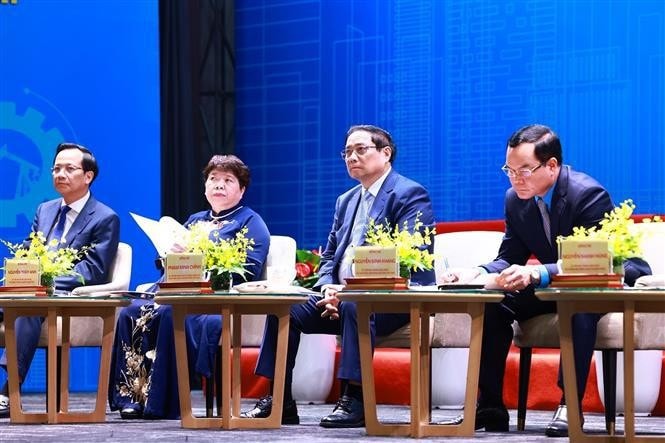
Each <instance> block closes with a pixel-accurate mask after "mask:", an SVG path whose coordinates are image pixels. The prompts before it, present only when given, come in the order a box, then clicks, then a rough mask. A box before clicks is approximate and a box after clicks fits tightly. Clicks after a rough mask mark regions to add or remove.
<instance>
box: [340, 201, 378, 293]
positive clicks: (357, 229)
mask: <svg viewBox="0 0 665 443" xmlns="http://www.w3.org/2000/svg"><path fill="white" fill-rule="evenodd" d="M373 202H374V196H373V195H372V194H370V193H369V192H368V191H365V192H364V193H363V195H362V197H361V198H360V202H359V203H358V209H357V210H356V216H355V218H354V220H353V228H352V229H351V238H350V239H349V244H348V245H347V246H346V250H345V251H344V258H343V259H342V264H341V266H340V268H339V278H340V281H341V280H343V279H344V280H345V279H346V278H347V277H351V276H352V275H353V272H352V264H353V258H352V251H353V247H354V246H360V245H362V244H363V243H364V237H365V232H366V230H367V221H368V220H367V218H368V216H369V210H370V208H371V207H372V203H373Z"/></svg>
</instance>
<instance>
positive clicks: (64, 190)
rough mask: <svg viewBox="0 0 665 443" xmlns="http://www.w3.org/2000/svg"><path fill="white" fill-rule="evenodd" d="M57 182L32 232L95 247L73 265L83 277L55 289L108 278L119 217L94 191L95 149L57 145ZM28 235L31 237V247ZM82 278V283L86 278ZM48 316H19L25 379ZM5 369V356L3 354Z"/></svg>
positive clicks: (5, 407) (4, 401) (0, 401)
mask: <svg viewBox="0 0 665 443" xmlns="http://www.w3.org/2000/svg"><path fill="white" fill-rule="evenodd" d="M51 171H52V175H53V186H54V187H55V189H56V190H57V191H58V193H59V194H60V195H61V196H62V198H58V199H55V200H51V201H47V202H45V203H42V204H41V205H39V207H38V208H37V213H36V215H35V219H34V221H33V223H32V229H31V230H32V232H37V231H40V232H42V233H43V234H44V235H45V236H46V237H47V239H48V240H49V241H50V240H53V239H57V240H59V241H60V242H61V245H62V247H71V248H75V249H80V248H81V247H83V246H91V247H92V248H91V249H90V250H89V251H88V252H87V254H86V255H85V256H84V257H83V258H82V259H81V260H80V261H79V262H78V263H76V265H75V267H74V271H75V272H77V273H78V274H79V275H80V277H79V276H62V277H57V278H56V279H55V287H56V290H64V291H71V290H72V289H74V288H75V287H77V286H82V285H98V284H103V283H108V281H109V278H110V276H109V272H110V269H111V265H112V263H113V260H114V259H115V255H116V252H117V250H118V238H119V236H120V219H119V218H118V216H117V214H116V213H115V212H113V210H111V209H110V208H109V207H108V206H105V205H103V204H102V203H100V202H98V201H97V200H96V199H95V198H94V197H93V196H92V195H91V194H90V185H91V184H92V182H93V181H94V180H95V178H97V174H98V171H99V168H98V166H97V160H96V159H95V157H94V156H93V155H92V153H91V152H90V151H89V150H88V149H86V148H84V147H82V146H80V145H76V144H72V143H61V144H60V145H58V147H57V149H56V154H55V159H54V161H53V168H52V170H51ZM27 243H29V240H26V246H27ZM80 278H82V279H83V283H81V279H80ZM43 321H44V318H43V317H19V318H18V319H17V320H16V337H17V339H16V340H17V343H16V345H17V350H18V372H19V377H20V378H21V381H23V380H24V379H25V376H26V374H27V372H28V369H29V368H30V364H31V362H32V358H33V357H34V355H35V350H36V349H37V344H38V342H39V335H40V333H41V329H42V322H43ZM0 366H2V367H3V368H6V366H7V360H6V355H3V356H2V359H0ZM8 415H9V399H8V398H7V383H5V385H4V387H3V388H2V391H0V417H3V416H8Z"/></svg>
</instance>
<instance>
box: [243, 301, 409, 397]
mask: <svg viewBox="0 0 665 443" xmlns="http://www.w3.org/2000/svg"><path fill="white" fill-rule="evenodd" d="M318 300H320V298H318V297H314V296H310V298H309V300H308V301H307V302H306V303H303V304H300V305H294V306H293V307H291V315H290V323H289V347H288V352H287V356H286V381H285V389H286V390H287V392H289V394H290V389H291V383H292V380H293V367H294V366H295V364H296V355H297V354H298V346H299V345H300V333H301V332H302V333H305V334H330V335H341V340H342V343H341V358H340V366H339V372H338V374H337V377H338V378H340V379H342V380H351V381H356V382H358V383H360V381H361V376H360V352H359V348H358V321H357V314H356V304H355V303H351V302H341V303H340V304H339V307H338V309H339V314H340V318H339V320H330V319H328V318H322V317H321V313H322V312H323V311H322V309H320V308H317V307H316V302H317V301H318ZM408 322H409V315H408V314H375V315H373V316H372V318H371V319H370V330H371V335H372V347H373V346H374V337H375V335H376V334H378V335H388V334H390V333H392V332H394V331H396V330H397V329H399V328H400V327H402V326H404V325H405V324H407V323H408ZM277 331H278V321H277V317H275V316H274V315H269V316H268V318H267V321H266V327H265V330H264V333H263V343H262V344H261V351H260V353H259V359H258V361H257V363H256V371H255V372H256V374H258V375H262V376H264V377H267V378H269V379H273V377H274V374H275V356H276V352H277ZM308 382H310V383H316V382H317V380H310V381H308Z"/></svg>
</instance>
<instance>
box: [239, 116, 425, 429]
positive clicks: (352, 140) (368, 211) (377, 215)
mask: <svg viewBox="0 0 665 443" xmlns="http://www.w3.org/2000/svg"><path fill="white" fill-rule="evenodd" d="M396 152H397V151H396V147H395V144H394V143H393V141H392V138H391V136H390V134H388V132H386V131H385V130H383V129H381V128H378V127H375V126H369V125H363V126H353V127H351V128H350V129H349V130H348V132H347V134H346V145H345V148H344V150H343V151H342V153H341V154H342V158H343V159H344V161H345V164H346V168H347V171H348V173H349V175H350V176H351V177H352V178H354V179H356V180H358V181H359V182H360V185H358V186H355V187H354V188H352V189H350V190H349V191H347V192H345V193H344V194H342V195H341V196H340V197H339V198H338V199H337V203H336V205H335V216H334V219H333V225H332V229H331V230H330V234H329V235H328V243H327V245H326V249H325V251H324V252H323V254H322V256H321V266H320V271H319V276H320V278H319V281H318V282H317V283H316V285H315V287H314V289H315V290H320V291H321V293H322V294H323V297H321V296H311V297H310V299H309V301H308V302H307V303H305V304H302V305H295V306H294V307H293V308H292V309H291V320H290V329H289V348H288V355H287V369H286V374H287V375H286V384H285V400H284V413H283V415H282V423H285V424H296V423H298V422H299V418H298V411H297V409H296V404H295V402H294V401H293V398H292V396H291V382H292V373H293V367H294V365H295V359H296V354H297V352H298V345H299V341H300V333H301V332H303V333H305V334H331V335H341V336H342V338H341V339H342V346H341V353H342V354H341V361H340V368H339V373H338V377H339V378H340V379H341V380H342V396H341V398H340V399H339V401H338V402H337V405H336V406H335V409H334V410H333V413H332V414H330V415H328V416H326V417H324V418H323V419H322V420H321V423H320V424H321V426H323V427H331V428H337V427H362V426H364V425H365V416H364V412H363V403H362V401H363V400H362V388H361V385H360V380H361V377H360V357H359V350H358V326H357V321H356V305H355V304H354V303H350V302H343V303H340V302H339V300H338V299H337V297H336V293H337V291H339V290H340V289H341V288H342V287H343V284H344V281H345V278H346V277H350V276H352V272H351V266H350V264H351V258H350V252H351V251H352V248H353V246H358V245H362V244H363V243H364V235H365V228H366V224H367V220H368V219H374V220H377V221H380V222H384V221H387V223H389V224H390V225H391V226H395V225H400V226H403V224H404V223H405V222H406V223H407V224H408V225H409V226H410V227H411V228H412V227H413V225H414V221H415V219H416V217H417V216H418V214H420V215H419V217H420V220H421V221H422V222H423V224H424V225H425V226H426V227H431V228H433V227H434V218H433V213H432V204H431V201H430V198H429V195H428V193H427V191H426V190H425V188H423V187H422V186H421V185H420V184H418V183H416V182H414V181H412V180H409V179H408V178H406V177H403V176H401V175H399V174H398V173H397V172H395V171H394V170H393V169H392V167H391V165H392V162H393V161H394V159H395V155H396ZM411 281H412V284H413V283H415V284H420V285H430V284H434V281H435V278H434V272H433V271H421V272H416V273H414V274H413V276H412V280H411ZM408 321H409V317H408V315H407V314H376V315H375V316H374V319H373V322H372V325H371V326H372V333H373V334H374V333H376V334H378V335H387V334H389V333H391V332H393V331H395V330H397V329H398V328H400V327H401V326H403V325H405V324H406V323H408ZM276 338H277V319H276V318H274V317H273V316H270V317H269V318H268V322H267V324H266V329H265V334H264V337H263V344H262V346H261V353H260V355H259V360H258V362H257V365H256V373H257V374H259V375H262V376H264V377H267V378H270V379H272V378H273V375H274V370H275V354H276V347H277V346H276ZM311 382H312V383H316V380H312V381H311ZM271 410H272V398H271V397H270V396H268V397H264V398H262V399H260V400H259V402H258V403H257V404H256V406H255V407H254V409H252V410H250V411H247V412H245V413H243V416H244V417H254V418H259V417H266V416H267V415H268V414H269V413H270V411H271Z"/></svg>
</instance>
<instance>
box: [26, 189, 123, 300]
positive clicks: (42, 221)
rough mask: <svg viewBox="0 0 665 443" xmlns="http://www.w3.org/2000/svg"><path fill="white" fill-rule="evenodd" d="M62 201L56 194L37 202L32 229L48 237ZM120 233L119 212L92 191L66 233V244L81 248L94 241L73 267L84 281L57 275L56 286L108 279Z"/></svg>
mask: <svg viewBox="0 0 665 443" xmlns="http://www.w3.org/2000/svg"><path fill="white" fill-rule="evenodd" d="M61 204H62V199H61V198H58V199H55V200H50V201H47V202H45V203H42V204H41V205H39V207H38V208H37V213H36V214H35V219H34V221H33V222H32V231H41V232H43V233H44V235H45V236H46V237H47V238H48V236H49V235H50V233H51V231H52V230H53V229H54V228H55V222H56V218H57V216H58V211H59V210H60V206H61ZM119 237H120V219H119V218H118V215H117V214H116V213H115V212H113V210H112V209H111V208H109V207H108V206H106V205H104V204H102V203H100V202H99V201H97V200H96V199H95V198H94V197H93V196H92V195H91V196H90V198H89V199H88V201H87V202H86V204H85V206H83V209H82V210H81V213H80V214H79V215H78V217H76V220H74V223H73V224H72V226H71V228H70V229H69V231H68V232H67V235H66V236H65V246H67V247H72V248H76V249H80V248H81V247H82V246H91V245H94V247H93V248H92V249H90V250H89V251H88V254H87V256H85V257H83V259H81V261H79V262H78V263H77V264H76V266H75V268H74V270H75V271H76V272H78V273H79V274H81V276H83V279H84V283H81V280H80V279H79V277H78V276H64V277H58V278H56V280H55V285H56V288H57V289H63V290H68V291H71V290H72V289H74V288H76V287H78V286H83V285H99V284H104V283H108V281H109V277H110V276H109V271H110V268H111V264H112V263H113V259H115V254H116V252H117V251H118V239H119ZM26 241H29V240H26Z"/></svg>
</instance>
